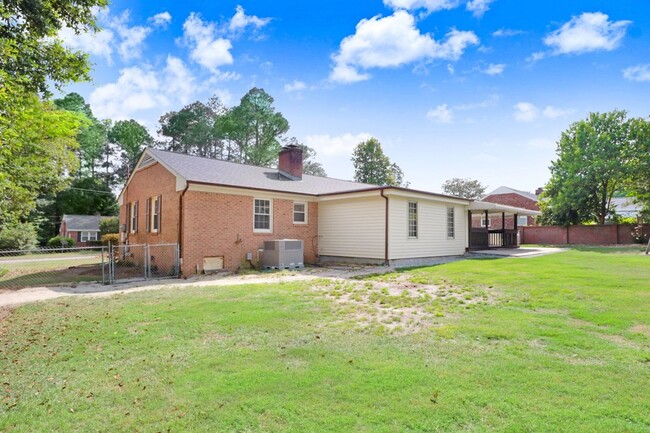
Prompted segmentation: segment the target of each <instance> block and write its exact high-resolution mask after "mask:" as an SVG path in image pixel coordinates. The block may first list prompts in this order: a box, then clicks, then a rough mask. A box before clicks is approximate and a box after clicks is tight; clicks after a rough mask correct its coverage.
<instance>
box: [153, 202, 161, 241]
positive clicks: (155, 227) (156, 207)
mask: <svg viewBox="0 0 650 433" xmlns="http://www.w3.org/2000/svg"><path fill="white" fill-rule="evenodd" d="M159 213H160V196H156V197H151V233H158V229H159V228H160V227H159V225H160V218H158V215H159Z"/></svg>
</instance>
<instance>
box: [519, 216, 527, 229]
mask: <svg viewBox="0 0 650 433" xmlns="http://www.w3.org/2000/svg"><path fill="white" fill-rule="evenodd" d="M527 225H528V217H527V216H526V215H518V216H517V226H519V227H521V226H527Z"/></svg>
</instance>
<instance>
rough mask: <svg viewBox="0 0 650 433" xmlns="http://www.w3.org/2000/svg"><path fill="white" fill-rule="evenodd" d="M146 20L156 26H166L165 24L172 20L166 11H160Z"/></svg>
mask: <svg viewBox="0 0 650 433" xmlns="http://www.w3.org/2000/svg"><path fill="white" fill-rule="evenodd" d="M148 21H149V22H150V23H151V24H153V25H154V26H157V27H167V25H168V24H169V23H171V22H172V16H171V14H170V13H169V12H167V11H165V12H160V13H159V14H156V15H154V16H152V17H150V18H149V20H148Z"/></svg>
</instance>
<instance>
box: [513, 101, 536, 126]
mask: <svg viewBox="0 0 650 433" xmlns="http://www.w3.org/2000/svg"><path fill="white" fill-rule="evenodd" d="M514 109H515V114H514V116H515V119H516V120H517V121H519V122H532V121H533V120H535V119H537V118H538V117H539V108H537V107H536V106H535V104H531V103H530V102H518V103H517V104H515V106H514Z"/></svg>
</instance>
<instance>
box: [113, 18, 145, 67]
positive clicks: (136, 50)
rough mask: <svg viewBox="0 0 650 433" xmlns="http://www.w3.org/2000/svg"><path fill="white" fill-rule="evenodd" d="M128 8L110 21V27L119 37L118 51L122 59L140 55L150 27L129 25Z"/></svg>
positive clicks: (134, 57)
mask: <svg viewBox="0 0 650 433" xmlns="http://www.w3.org/2000/svg"><path fill="white" fill-rule="evenodd" d="M129 14H130V13H129V10H128V9H127V10H125V11H124V12H122V14H121V15H120V16H118V17H115V18H114V19H113V21H112V24H111V26H112V28H114V29H115V31H116V32H117V34H118V35H119V36H120V38H121V42H120V44H119V46H118V49H117V51H118V53H119V54H120V57H121V58H122V60H129V59H137V58H139V57H140V56H141V55H142V52H141V50H142V44H143V43H144V40H145V39H146V37H147V36H148V35H149V33H151V28H149V27H143V26H133V27H129V26H128V22H129Z"/></svg>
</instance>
